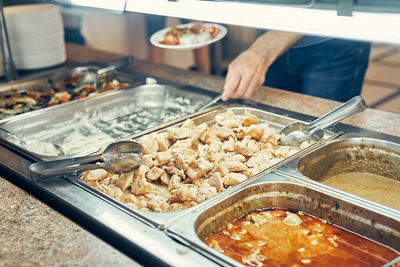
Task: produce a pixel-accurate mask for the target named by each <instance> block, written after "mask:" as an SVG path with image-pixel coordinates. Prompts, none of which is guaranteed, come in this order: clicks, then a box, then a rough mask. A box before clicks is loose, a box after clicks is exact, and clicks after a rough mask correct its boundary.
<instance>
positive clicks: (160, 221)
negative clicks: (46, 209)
mask: <svg viewBox="0 0 400 267" xmlns="http://www.w3.org/2000/svg"><path fill="white" fill-rule="evenodd" d="M260 107H261V106H258V108H255V107H251V106H248V105H240V104H231V105H218V106H215V107H212V108H210V109H208V110H205V111H200V112H197V113H194V114H192V115H189V116H187V117H185V118H180V119H179V120H178V121H177V122H173V123H167V124H164V125H160V126H159V127H157V128H156V129H150V130H147V131H144V132H140V133H138V134H136V135H133V136H130V138H132V139H136V138H139V137H141V136H143V135H145V134H149V133H152V132H160V131H163V130H165V129H166V128H167V127H170V126H179V125H181V124H182V123H183V121H184V120H185V119H186V118H191V119H192V120H193V121H194V122H195V123H196V124H201V123H207V124H209V125H210V124H213V123H214V122H215V115H216V114H218V113H221V112H224V111H226V110H228V109H229V110H232V111H233V112H234V113H235V114H237V115H242V114H243V113H244V112H245V111H246V110H248V111H251V112H252V113H253V114H255V115H256V116H257V117H258V118H259V119H260V121H261V122H268V123H269V124H270V125H271V126H272V127H275V128H277V129H281V128H283V127H284V126H285V125H287V124H288V123H291V122H295V121H299V120H295V119H292V118H288V117H286V116H282V115H278V114H274V113H271V112H268V111H265V110H262V109H260ZM337 136H338V133H334V132H332V131H326V132H325V136H324V137H323V138H322V139H321V140H315V141H316V142H315V143H314V144H313V145H311V146H310V147H308V148H306V149H304V150H301V151H299V152H298V153H296V154H294V155H292V156H290V157H288V158H286V159H284V160H282V161H281V162H278V163H277V164H275V165H273V166H271V167H269V168H267V169H265V170H264V171H262V172H260V173H258V174H256V175H254V176H252V177H250V178H249V179H247V180H245V181H243V182H242V183H240V184H238V185H236V186H233V187H230V188H228V189H227V190H225V191H224V192H221V193H219V194H218V195H216V196H214V197H212V198H210V199H208V200H206V201H204V202H202V203H200V204H198V205H196V206H194V207H191V208H188V209H185V210H181V211H174V212H165V213H157V212H147V211H141V210H138V209H133V208H131V207H129V206H128V205H126V204H124V203H122V202H120V201H118V200H116V199H115V198H113V197H111V196H109V195H107V194H105V193H103V192H101V191H100V190H97V189H95V188H94V187H92V186H90V185H88V184H87V183H85V182H83V181H81V180H80V179H79V176H80V175H79V173H77V174H74V175H67V176H65V178H66V179H68V180H69V181H71V182H72V183H75V184H76V185H78V186H80V187H82V188H84V189H86V190H88V191H89V192H91V193H93V194H95V195H97V196H98V197H100V198H102V199H104V200H105V201H107V202H109V203H111V204H113V205H115V206H117V207H119V208H121V209H122V210H124V211H126V212H128V213H129V214H131V215H132V216H134V217H136V218H138V219H140V220H142V221H143V222H146V223H148V224H150V225H153V226H155V227H158V228H160V229H164V228H166V227H168V226H169V225H171V224H173V223H174V222H175V221H176V220H178V219H179V218H181V217H184V216H186V215H187V214H190V213H192V212H193V211H194V210H196V209H198V208H201V207H202V206H205V205H209V204H210V203H217V202H218V200H219V199H220V198H222V197H224V196H226V195H229V194H231V193H232V192H234V191H236V190H239V189H240V188H242V187H243V186H245V185H246V184H248V183H250V182H252V181H253V180H256V179H257V178H259V177H261V176H262V175H263V174H264V173H267V172H271V171H273V170H274V169H276V168H278V167H279V166H282V165H283V164H285V163H287V162H289V161H290V160H292V158H294V157H296V156H297V155H302V154H304V153H307V151H310V150H313V149H315V148H316V147H318V146H320V145H322V144H324V143H325V142H328V141H329V140H331V139H333V138H335V137H337Z"/></svg>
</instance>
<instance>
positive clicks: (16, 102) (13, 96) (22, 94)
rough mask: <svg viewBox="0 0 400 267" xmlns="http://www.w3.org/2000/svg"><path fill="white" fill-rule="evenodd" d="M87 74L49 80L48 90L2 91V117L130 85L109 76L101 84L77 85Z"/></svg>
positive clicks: (0, 109)
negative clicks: (53, 80) (60, 79)
mask: <svg viewBox="0 0 400 267" xmlns="http://www.w3.org/2000/svg"><path fill="white" fill-rule="evenodd" d="M83 75H85V74H79V75H70V76H69V77H68V78H67V79H66V80H62V81H55V82H54V83H53V82H52V81H51V80H49V87H50V88H49V89H48V90H43V89H41V90H18V89H13V90H8V91H5V92H1V93H0V119H4V118H7V117H10V116H13V115H17V114H21V113H25V112H28V111H32V110H37V109H41V108H45V107H50V106H54V105H58V104H62V103H66V102H69V101H72V100H75V99H80V98H84V97H87V96H88V95H89V94H92V93H100V92H105V91H108V90H112V89H117V88H121V87H125V86H128V85H129V84H128V83H120V82H119V81H118V80H117V79H112V78H110V77H108V76H104V77H102V78H101V81H100V86H99V87H97V86H96V84H84V85H82V86H79V87H77V83H76V82H77V80H78V79H79V78H80V77H82V76H83Z"/></svg>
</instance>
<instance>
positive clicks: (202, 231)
mask: <svg viewBox="0 0 400 267" xmlns="http://www.w3.org/2000/svg"><path fill="white" fill-rule="evenodd" d="M271 207H276V208H289V209H294V210H300V211H303V212H306V213H308V214H310V215H313V216H315V217H318V218H320V219H324V220H327V221H328V222H330V223H332V224H334V225H337V226H339V227H342V228H344V229H347V230H349V231H351V232H353V233H356V234H359V235H361V236H364V237H366V238H369V239H371V240H374V241H376V242H378V243H381V244H383V245H386V246H388V247H390V248H392V249H394V250H396V251H399V250H400V214H399V213H398V212H393V211H389V210H386V209H384V208H382V207H380V206H376V205H374V204H370V203H364V202H362V201H359V200H358V199H355V198H353V197H352V196H348V195H342V194H340V193H338V192H335V191H333V190H330V189H329V188H326V187H323V186H319V185H317V184H309V183H306V182H304V181H301V180H297V179H292V178H290V177H288V176H287V175H284V174H282V175H279V174H276V173H269V174H266V175H264V176H263V177H262V178H260V179H258V180H256V181H254V182H252V183H251V184H249V185H248V186H246V187H245V188H243V189H242V190H240V191H237V192H236V193H234V194H231V195H226V196H224V198H223V199H221V200H220V202H218V203H213V204H211V203H210V205H207V206H203V207H202V208H201V209H197V210H195V211H193V212H192V213H191V214H190V215H188V216H186V217H184V218H182V219H181V220H179V221H178V222H176V223H175V224H174V225H172V226H171V227H169V228H168V229H166V232H167V234H168V235H170V236H171V237H172V238H174V239H175V240H177V241H179V242H181V243H183V244H186V245H187V246H188V247H191V248H192V249H194V250H196V251H198V252H199V253H201V254H203V255H204V256H206V257H209V258H211V259H213V260H214V261H215V262H216V263H218V264H221V265H230V266H242V265H241V264H240V263H238V262H236V261H234V260H233V259H231V258H229V257H227V256H225V255H223V254H222V253H219V252H217V251H216V250H214V249H212V248H210V247H208V246H207V245H206V244H205V243H203V242H202V239H203V238H205V237H206V236H208V235H209V234H211V233H213V232H214V231H216V230H217V229H219V228H220V227H222V226H224V225H226V223H228V222H230V221H231V220H233V219H235V218H238V217H240V216H241V215H244V214H246V213H247V212H249V211H252V210H255V209H262V208H271Z"/></svg>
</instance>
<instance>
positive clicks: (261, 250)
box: [204, 209, 399, 266]
mask: <svg viewBox="0 0 400 267" xmlns="http://www.w3.org/2000/svg"><path fill="white" fill-rule="evenodd" d="M204 242H205V243H206V244H207V245H208V246H210V247H212V248H213V249H215V250H218V251H219V252H221V253H224V254H225V255H227V256H229V257H231V258H232V259H234V260H236V261H238V262H240V263H242V264H245V265H248V266H381V265H383V264H384V263H386V262H388V261H390V260H392V259H394V258H396V257H397V256H398V255H399V253H397V252H395V251H393V250H391V249H389V248H387V247H385V246H383V245H380V244H378V243H375V242H373V241H370V240H368V239H365V238H363V237H360V236H358V235H355V234H352V233H350V232H348V231H346V230H343V229H341V228H339V227H336V226H334V225H331V224H329V223H327V222H325V221H323V220H320V219H318V218H315V217H312V216H310V215H307V214H304V213H303V212H301V211H297V212H296V211H289V210H285V209H269V210H256V211H252V212H250V213H248V214H247V215H245V216H242V217H240V218H238V219H236V220H234V221H233V222H231V223H228V224H227V225H226V226H224V227H222V228H221V229H219V230H217V231H216V232H214V233H212V234H211V235H209V236H208V237H206V238H205V240H204ZM396 266H398V265H396Z"/></svg>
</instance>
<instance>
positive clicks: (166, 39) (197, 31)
mask: <svg viewBox="0 0 400 267" xmlns="http://www.w3.org/2000/svg"><path fill="white" fill-rule="evenodd" d="M226 33H227V30H226V28H225V27H223V26H221V25H218V24H211V23H203V24H196V23H189V24H182V25H178V26H174V27H171V28H167V29H163V30H161V31H158V32H156V33H154V34H153V35H152V36H151V37H150V42H151V43H152V44H153V45H155V46H158V47H162V48H170V49H193V48H199V47H202V46H205V45H208V44H211V43H213V42H216V41H219V40H220V39H222V38H223V37H224V36H225V35H226Z"/></svg>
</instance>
